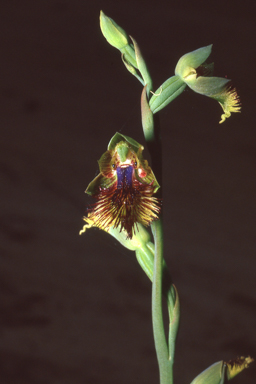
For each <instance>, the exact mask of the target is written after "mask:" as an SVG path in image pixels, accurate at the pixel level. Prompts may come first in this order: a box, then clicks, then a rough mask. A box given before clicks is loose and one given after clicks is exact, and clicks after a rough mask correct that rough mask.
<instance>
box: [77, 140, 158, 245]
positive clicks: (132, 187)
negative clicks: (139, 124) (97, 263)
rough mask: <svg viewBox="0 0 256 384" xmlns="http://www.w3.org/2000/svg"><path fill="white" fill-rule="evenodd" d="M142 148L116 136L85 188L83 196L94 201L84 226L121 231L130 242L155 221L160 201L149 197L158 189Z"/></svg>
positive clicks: (135, 143) (133, 142) (132, 141)
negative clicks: (95, 175) (97, 171)
mask: <svg viewBox="0 0 256 384" xmlns="http://www.w3.org/2000/svg"><path fill="white" fill-rule="evenodd" d="M142 150H143V146H141V145H140V144H139V143H137V142H136V141H135V140H133V139H131V138H129V137H128V136H124V135H121V134H119V133H116V134H115V135H114V137H113V138H112V139H111V141H110V143H109V146H108V150H107V151H106V152H105V153H104V154H103V155H102V156H101V158H100V160H99V168H100V174H99V175H98V176H97V177H96V178H95V179H94V180H93V181H92V182H91V183H90V184H89V185H88V187H87V189H86V191H85V192H86V193H87V194H89V195H91V196H92V197H93V198H94V199H95V200H96V202H95V203H94V204H93V205H92V207H91V208H89V209H88V215H87V217H84V221H85V222H86V225H85V227H87V228H88V227H98V228H100V229H103V230H106V231H109V229H110V228H111V227H113V228H119V229H120V232H121V231H125V232H126V233H127V238H128V239H131V238H132V236H133V235H134V234H135V232H136V229H137V231H138V225H137V223H140V224H142V225H144V226H148V225H150V224H151V222H152V221H153V220H157V219H158V216H159V213H160V205H161V204H160V200H159V199H158V198H156V197H154V196H153V194H155V193H156V191H157V190H158V188H159V184H158V183H157V181H156V178H155V175H154V174H153V172H152V170H151V168H150V167H149V165H148V162H147V161H146V160H144V159H143V157H142Z"/></svg>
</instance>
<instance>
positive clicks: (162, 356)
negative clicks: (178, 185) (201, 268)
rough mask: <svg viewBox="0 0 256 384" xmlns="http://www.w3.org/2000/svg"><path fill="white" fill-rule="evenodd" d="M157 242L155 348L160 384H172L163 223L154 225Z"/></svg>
mask: <svg viewBox="0 0 256 384" xmlns="http://www.w3.org/2000/svg"><path fill="white" fill-rule="evenodd" d="M152 232H153V235H154V240H155V258H154V274H153V283H152V321H153V334H154V341H155V348H156V354H157V360H158V366H159V373H160V384H172V382H173V374H172V364H170V361H169V352H168V346H167V342H166V336H165V331H164V322H163V310H162V275H163V230H162V221H161V220H157V221H155V222H153V224H152Z"/></svg>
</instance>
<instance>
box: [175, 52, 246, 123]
mask: <svg viewBox="0 0 256 384" xmlns="http://www.w3.org/2000/svg"><path fill="white" fill-rule="evenodd" d="M211 49H212V46H211V45H208V46H206V47H202V48H199V49H197V50H195V51H193V52H189V53H187V54H185V55H184V56H182V57H181V58H180V59H179V61H178V63H177V66H176V68H175V75H178V76H180V78H181V79H182V80H183V81H184V82H185V83H186V84H187V85H188V86H189V87H190V88H191V89H192V90H193V91H195V92H197V93H200V94H201V95H205V96H208V97H211V98H212V99H215V100H217V101H218V102H219V104H220V105H221V107H222V109H223V112H224V113H223V114H222V115H221V120H220V123H223V122H224V121H225V120H226V118H228V117H230V115H231V112H240V109H241V104H240V100H239V97H238V95H237V92H236V89H235V88H234V87H232V85H231V81H230V80H229V79H226V78H222V77H211V76H210V75H211V73H212V70H213V64H205V60H206V59H207V58H208V56H209V55H210V53H211Z"/></svg>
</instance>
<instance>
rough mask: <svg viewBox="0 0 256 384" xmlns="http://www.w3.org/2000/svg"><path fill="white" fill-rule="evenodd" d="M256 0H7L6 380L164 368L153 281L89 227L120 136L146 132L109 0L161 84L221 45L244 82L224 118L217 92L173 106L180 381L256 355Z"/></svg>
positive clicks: (0, 221)
mask: <svg viewBox="0 0 256 384" xmlns="http://www.w3.org/2000/svg"><path fill="white" fill-rule="evenodd" d="M250 4H252V7H250V6H249V5H250ZM247 5H248V7H247ZM253 5H254V4H253V2H245V1H243V2H239V3H238V2H237V3H234V2H231V1H226V2H220V1H214V2H213V1H197V2H195V1H179V2H177V1H173V2H171V1H148V2H146V1H138V0H137V1H134V0H130V1H129V2H128V1H127V2H124V1H122V2H121V1H119V2H117V1H110V0H106V1H99V0H96V1H85V0H84V1H78V0H72V1H70V0H66V1H65V0H58V1H57V0H45V1H35V0H33V1H32V0H23V1H17V0H16V1H15V0H9V1H8V2H7V1H5V2H4V1H3V2H1V10H0V14H1V34H0V46H1V60H0V73H1V82H0V87H1V88H0V95H1V99H0V108H1V111H0V116H1V151H0V178H1V184H0V185H1V200H0V204H1V210H0V230H1V232H0V234H1V237H0V239H1V241H0V262H1V269H0V326H1V344H0V383H1V384H34V383H35V384H45V383H52V384H57V383H59V384H71V383H72V384H75V383H88V384H98V383H102V384H108V383H111V384H116V383H118V384H119V383H123V384H126V383H127V384H128V383H129V384H130V383H141V384H142V383H145V384H146V383H147V384H150V383H152V384H153V383H154V384H155V383H157V382H158V367H157V364H156V358H155V351H154V345H153V338H152V326H151V314H150V302H151V284H150V282H149V281H148V280H147V278H146V276H145V275H144V273H143V272H142V271H141V269H140V267H139V266H138V264H137V262H136V260H135V255H134V254H133V252H130V251H128V250H127V251H126V250H125V249H123V248H122V247H121V246H120V245H119V244H117V242H116V241H114V240H113V239H112V238H110V236H108V235H106V234H104V233H103V232H100V231H98V230H97V229H94V230H90V231H88V233H86V234H85V235H83V236H80V237H79V236H78V232H79V230H80V229H81V227H82V216H83V215H84V212H85V207H86V203H87V201H88V200H87V198H86V196H85V195H84V190H85V188H86V186H87V184H88V183H89V182H90V181H91V180H92V178H93V177H94V176H95V174H96V172H97V162H96V161H97V160H98V159H99V157H100V156H101V154H102V153H103V152H104V151H105V150H106V147H107V144H108V141H109V139H110V138H111V137H112V135H113V134H114V133H115V132H116V131H121V132H122V133H124V134H126V135H129V136H132V137H133V138H134V139H136V140H138V141H139V142H141V143H144V141H143V136H142V132H141V126H140V105H139V99H140V93H141V85H140V84H139V82H138V81H137V80H136V79H135V78H133V77H132V76H131V75H130V74H129V73H128V72H127V71H126V70H125V68H124V66H123V65H122V63H121V61H120V55H119V53H118V51H116V50H115V49H114V48H112V47H110V46H109V45H108V44H107V43H106V41H105V39H104V38H103V37H102V35H101V33H100V30H99V26H98V16H99V11H100V9H103V10H104V12H105V13H106V14H107V15H109V16H111V17H112V18H113V19H114V20H116V21H117V22H118V23H119V24H120V25H121V26H122V27H123V28H124V29H126V31H127V32H128V33H129V34H131V35H132V36H133V37H134V38H136V40H137V42H138V43H139V44H140V46H141V49H142V51H143V53H144V56H145V58H146V60H147V62H148V65H149V69H150V71H151V74H152V77H153V80H154V84H155V88H157V87H158V86H159V85H160V84H161V83H162V82H163V81H164V80H165V79H166V78H168V77H170V76H171V75H172V74H173V71H174V68H175V65H176V63H177V61H178V59H179V57H180V56H182V55H183V54H184V53H187V52H189V51H191V50H194V49H197V48H199V47H201V46H204V45H208V44H211V43H213V56H212V58H213V60H214V61H215V68H216V71H215V73H216V75H219V76H228V78H232V79H233V81H234V83H235V85H236V86H237V88H238V90H239V94H240V96H241V99H242V104H243V108H242V113H241V114H236V115H233V116H232V117H231V118H230V119H229V120H228V121H227V122H225V123H224V124H223V125H219V124H218V121H219V119H220V114H221V108H220V106H219V105H218V104H217V103H216V102H214V101H213V100H211V99H207V98H204V97H202V96H200V95H196V94H194V93H193V92H191V91H190V90H186V91H185V92H184V93H183V94H182V95H181V96H180V97H179V98H178V99H176V100H175V101H174V102H173V103H172V104H171V105H170V106H169V107H168V108H166V109H165V110H164V111H163V112H162V113H161V126H162V137H163V145H164V154H163V162H164V186H163V198H164V224H165V237H166V239H165V258H166V260H167V263H168V265H169V267H170V270H171V273H172V276H173V279H174V282H175V284H176V285H177V287H178V290H179V294H180V300H181V313H182V318H181V327H180V333H179V338H178V344H177V353H176V369H175V382H176V383H190V382H191V381H192V379H193V378H194V377H195V376H196V375H197V374H198V373H199V372H201V371H202V370H203V369H205V368H206V367H208V366H209V365H210V364H212V363H214V362H215V361H218V360H221V359H227V360H228V359H230V358H234V357H236V356H240V355H247V354H251V355H253V356H254V357H255V356H256V344H255V342H256V335H255V324H256V323H255V314H256V294H255V289H256V279H255V250H256V246H255V238H256V236H255V235H256V231H255V218H256V202H255V195H256V183H255V165H256V152H255V150H256V132H255V12H254V10H253ZM255 372H256V369H255V365H254V366H253V367H252V368H251V369H250V370H247V371H246V372H245V373H244V374H243V375H244V376H240V377H239V376H238V378H237V379H235V380H234V383H235V382H236V383H239V382H243V383H248V384H249V383H253V382H254V381H255Z"/></svg>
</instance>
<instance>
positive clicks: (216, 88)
mask: <svg viewBox="0 0 256 384" xmlns="http://www.w3.org/2000/svg"><path fill="white" fill-rule="evenodd" d="M183 80H184V81H185V82H186V84H187V85H188V86H189V87H190V88H191V89H192V90H193V91H194V92H197V93H200V94H201V95H205V96H210V97H211V96H213V95H216V94H218V93H220V92H222V91H223V89H224V87H225V86H226V85H227V83H229V82H230V80H229V79H224V78H222V77H203V76H199V77H196V74H193V75H189V76H188V77H186V78H184V79H183Z"/></svg>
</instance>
